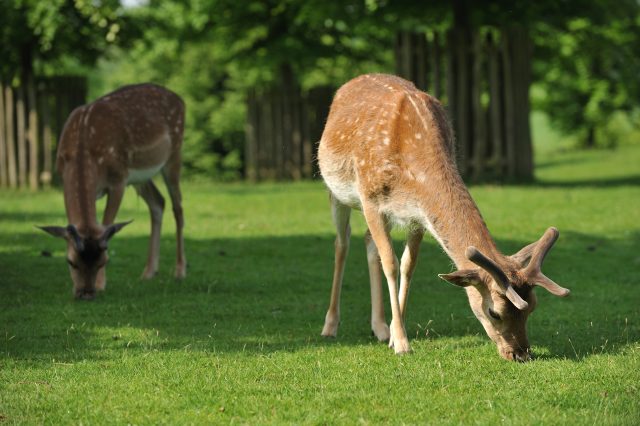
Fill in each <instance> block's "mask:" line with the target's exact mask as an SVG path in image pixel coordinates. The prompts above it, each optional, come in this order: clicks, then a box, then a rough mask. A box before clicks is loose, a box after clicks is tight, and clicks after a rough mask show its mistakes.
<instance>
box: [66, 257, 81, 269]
mask: <svg viewBox="0 0 640 426" xmlns="http://www.w3.org/2000/svg"><path fill="white" fill-rule="evenodd" d="M67 263H68V264H69V266H71V267H72V268H73V269H78V265H76V264H75V263H73V261H72V260H71V259H69V258H67Z"/></svg>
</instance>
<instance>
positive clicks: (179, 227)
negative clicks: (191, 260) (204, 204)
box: [162, 151, 187, 279]
mask: <svg viewBox="0 0 640 426" xmlns="http://www.w3.org/2000/svg"><path fill="white" fill-rule="evenodd" d="M162 177H163V178H164V182H165V184H166V185H167V189H168V190H169V196H170V197H171V205H172V206H173V217H174V218H175V220H176V272H175V277H176V278H178V279H182V278H185V277H186V276H187V259H186V257H185V255H184V234H183V230H184V214H183V212H182V192H181V191H180V151H176V152H174V153H173V155H172V156H171V158H169V160H168V161H167V164H166V165H165V166H164V168H163V169H162Z"/></svg>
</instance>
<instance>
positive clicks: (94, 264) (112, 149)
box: [41, 84, 186, 299]
mask: <svg viewBox="0 0 640 426" xmlns="http://www.w3.org/2000/svg"><path fill="white" fill-rule="evenodd" d="M184 110H185V108H184V103H183V102H182V100H181V99H180V97H179V96H178V95H176V94H175V93H173V92H171V91H169V90H167V89H165V88H163V87H160V86H156V85H153V84H139V85H133V86H125V87H123V88H121V89H118V90H116V91H115V92H112V93H110V94H108V95H106V96H103V97H102V98H100V99H98V100H96V101H95V102H92V103H90V104H87V105H84V106H81V107H78V108H76V109H75V110H74V111H73V112H72V113H71V115H70V116H69V118H68V119H67V122H66V123H65V126H64V129H63V131H62V136H61V137H60V144H59V147H58V155H57V169H58V173H60V175H61V176H62V180H63V188H64V203H65V208H66V212H67V220H68V223H69V224H68V225H67V226H65V227H59V226H45V227H42V228H41V229H43V230H44V231H46V232H48V233H50V234H52V235H54V236H56V237H61V238H64V239H65V240H66V242H67V263H68V264H69V270H70V272H71V279H72V280H73V289H74V290H73V291H74V295H75V297H77V298H81V299H93V297H94V296H95V293H96V290H104V288H105V285H106V275H105V265H106V263H107V260H108V253H107V244H108V242H109V239H110V238H111V237H113V235H114V234H115V233H116V232H118V231H119V230H120V229H122V227H123V226H125V225H126V224H127V223H128V222H124V223H114V220H115V217H116V213H117V212H118V208H119V207H120V203H121V201H122V196H123V194H124V190H125V187H126V186H127V185H128V184H131V185H134V187H135V189H136V191H137V192H138V194H139V195H140V196H141V197H142V198H143V199H144V200H145V202H146V203H147V205H148V206H149V212H150V213H151V240H150V244H149V256H148V259H147V265H146V267H145V269H144V272H143V274H142V277H143V278H151V277H153V276H154V275H155V273H156V272H157V270H158V256H159V253H160V228H161V225H162V213H163V210H164V198H163V197H162V195H161V194H160V192H159V191H158V188H157V187H156V186H155V184H154V183H153V181H152V180H151V179H152V178H153V176H154V175H156V174H158V173H159V172H161V173H162V176H163V178H164V181H165V183H166V185H167V188H168V189H169V195H170V197H171V202H172V205H173V213H174V216H175V220H176V238H177V262H176V270H175V275H176V277H178V278H183V277H185V275H186V260H185V256H184V241H183V235H182V229H183V226H184V219H183V213H182V201H181V193H180V147H181V145H182V134H183V128H184ZM105 194H106V195H107V205H106V208H105V211H104V216H103V219H102V223H98V222H97V218H96V205H95V202H96V199H97V198H100V197H102V196H103V195H105Z"/></svg>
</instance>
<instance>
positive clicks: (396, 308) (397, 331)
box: [362, 203, 411, 355]
mask: <svg viewBox="0 0 640 426" xmlns="http://www.w3.org/2000/svg"><path fill="white" fill-rule="evenodd" d="M362 212H363V213H364V217H365V219H366V221H367V225H368V226H369V230H370V231H371V237H372V238H373V241H374V242H375V244H376V247H378V253H379V255H380V261H381V263H382V270H383V271H384V275H385V277H386V278H387V285H388V286H389V301H390V302H391V327H390V332H391V333H390V334H391V336H390V338H389V347H392V348H393V349H394V351H395V353H396V354H398V355H400V354H404V353H408V352H410V351H411V346H409V340H408V339H407V333H406V331H405V329H404V321H403V320H402V314H401V312H400V303H399V301H398V285H397V276H398V259H397V258H396V256H395V255H394V254H393V245H392V243H391V236H390V235H389V229H388V226H387V224H386V223H385V220H384V217H383V216H382V214H380V212H379V211H378V209H377V208H376V206H374V205H366V204H364V203H363V206H362Z"/></svg>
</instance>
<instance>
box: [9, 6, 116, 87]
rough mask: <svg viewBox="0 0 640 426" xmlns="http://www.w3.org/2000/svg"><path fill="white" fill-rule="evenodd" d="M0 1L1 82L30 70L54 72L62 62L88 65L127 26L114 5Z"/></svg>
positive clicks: (18, 76) (114, 40)
mask: <svg viewBox="0 0 640 426" xmlns="http://www.w3.org/2000/svg"><path fill="white" fill-rule="evenodd" d="M1 1H2V7H1V10H2V13H1V14H0V57H2V62H0V64H1V65H0V74H1V76H2V78H3V79H5V80H12V79H15V78H18V79H19V78H20V77H21V76H22V75H24V74H25V73H31V71H32V69H33V68H34V67H36V68H38V70H37V71H39V72H40V73H45V72H47V71H49V72H53V71H52V70H54V69H56V68H57V67H58V66H59V65H60V64H61V63H64V62H65V60H67V61H68V60H71V62H73V63H74V64H87V65H91V64H93V63H94V62H95V60H96V59H97V58H98V56H99V55H100V54H102V52H104V50H105V49H106V47H107V46H108V45H109V44H111V43H114V42H116V41H118V40H119V37H120V35H121V32H122V28H123V27H126V25H124V23H123V19H124V17H123V16H122V8H121V6H120V3H119V1H118V0H99V1H90V0H49V1H41V0H1ZM59 71H60V70H59V69H57V70H56V72H59Z"/></svg>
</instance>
